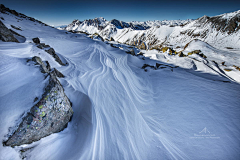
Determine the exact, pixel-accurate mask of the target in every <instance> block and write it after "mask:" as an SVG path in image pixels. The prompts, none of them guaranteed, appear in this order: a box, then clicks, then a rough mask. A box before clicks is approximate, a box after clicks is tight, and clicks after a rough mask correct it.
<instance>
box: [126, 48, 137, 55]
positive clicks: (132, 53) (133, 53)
mask: <svg viewBox="0 0 240 160" xmlns="http://www.w3.org/2000/svg"><path fill="white" fill-rule="evenodd" d="M126 53H127V54H131V55H133V56H135V55H136V54H135V51H134V49H131V50H130V51H126Z"/></svg>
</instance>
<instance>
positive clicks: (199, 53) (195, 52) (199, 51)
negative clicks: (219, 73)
mask: <svg viewBox="0 0 240 160" xmlns="http://www.w3.org/2000/svg"><path fill="white" fill-rule="evenodd" d="M192 54H197V55H199V56H200V57H203V58H207V56H205V55H204V54H203V53H201V50H194V51H192V52H188V55H192Z"/></svg>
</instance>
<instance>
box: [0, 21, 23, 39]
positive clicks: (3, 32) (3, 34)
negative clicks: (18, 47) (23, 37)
mask: <svg viewBox="0 0 240 160" xmlns="http://www.w3.org/2000/svg"><path fill="white" fill-rule="evenodd" d="M0 40H2V41H4V42H19V41H18V40H17V39H16V38H15V37H14V35H13V33H12V32H11V31H10V30H9V29H8V28H7V27H6V26H5V25H4V24H3V23H2V21H0Z"/></svg>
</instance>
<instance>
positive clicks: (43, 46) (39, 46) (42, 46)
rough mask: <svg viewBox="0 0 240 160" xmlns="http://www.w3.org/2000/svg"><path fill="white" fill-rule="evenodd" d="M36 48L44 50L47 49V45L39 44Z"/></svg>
mask: <svg viewBox="0 0 240 160" xmlns="http://www.w3.org/2000/svg"><path fill="white" fill-rule="evenodd" d="M37 47H38V48H40V49H44V48H49V47H50V46H49V45H45V43H40V44H39V45H37Z"/></svg>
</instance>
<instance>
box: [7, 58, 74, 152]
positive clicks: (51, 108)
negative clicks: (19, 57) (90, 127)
mask: <svg viewBox="0 0 240 160" xmlns="http://www.w3.org/2000/svg"><path fill="white" fill-rule="evenodd" d="M33 61H35V62H36V64H38V65H40V66H41V67H42V71H43V72H45V73H48V76H47V78H48V85H47V87H46V88H45V92H44V94H43V95H42V98H41V99H40V101H39V102H38V103H37V104H36V105H34V106H33V107H32V108H31V109H30V111H29V112H28V113H27V115H26V116H25V117H24V118H23V120H22V122H21V123H20V125H19V126H18V128H17V130H16V131H15V132H14V133H13V134H12V135H11V136H10V137H9V139H8V140H7V141H6V142H4V144H5V145H7V146H12V147H14V146H19V145H23V144H29V143H32V142H34V141H38V140H40V139H41V138H43V137H46V136H48V135H50V134H52V133H57V132H60V131H62V130H63V129H64V128H66V127H67V124H68V122H69V121H70V119H71V116H72V115H73V110H72V107H71V103H70V101H69V99H68V97H67V96H66V95H65V93H64V90H63V87H62V85H61V84H60V82H59V81H58V79H57V78H56V73H55V71H52V72H51V71H50V69H48V67H47V66H46V65H45V63H44V62H43V61H42V60H41V58H39V57H34V58H33Z"/></svg>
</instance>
